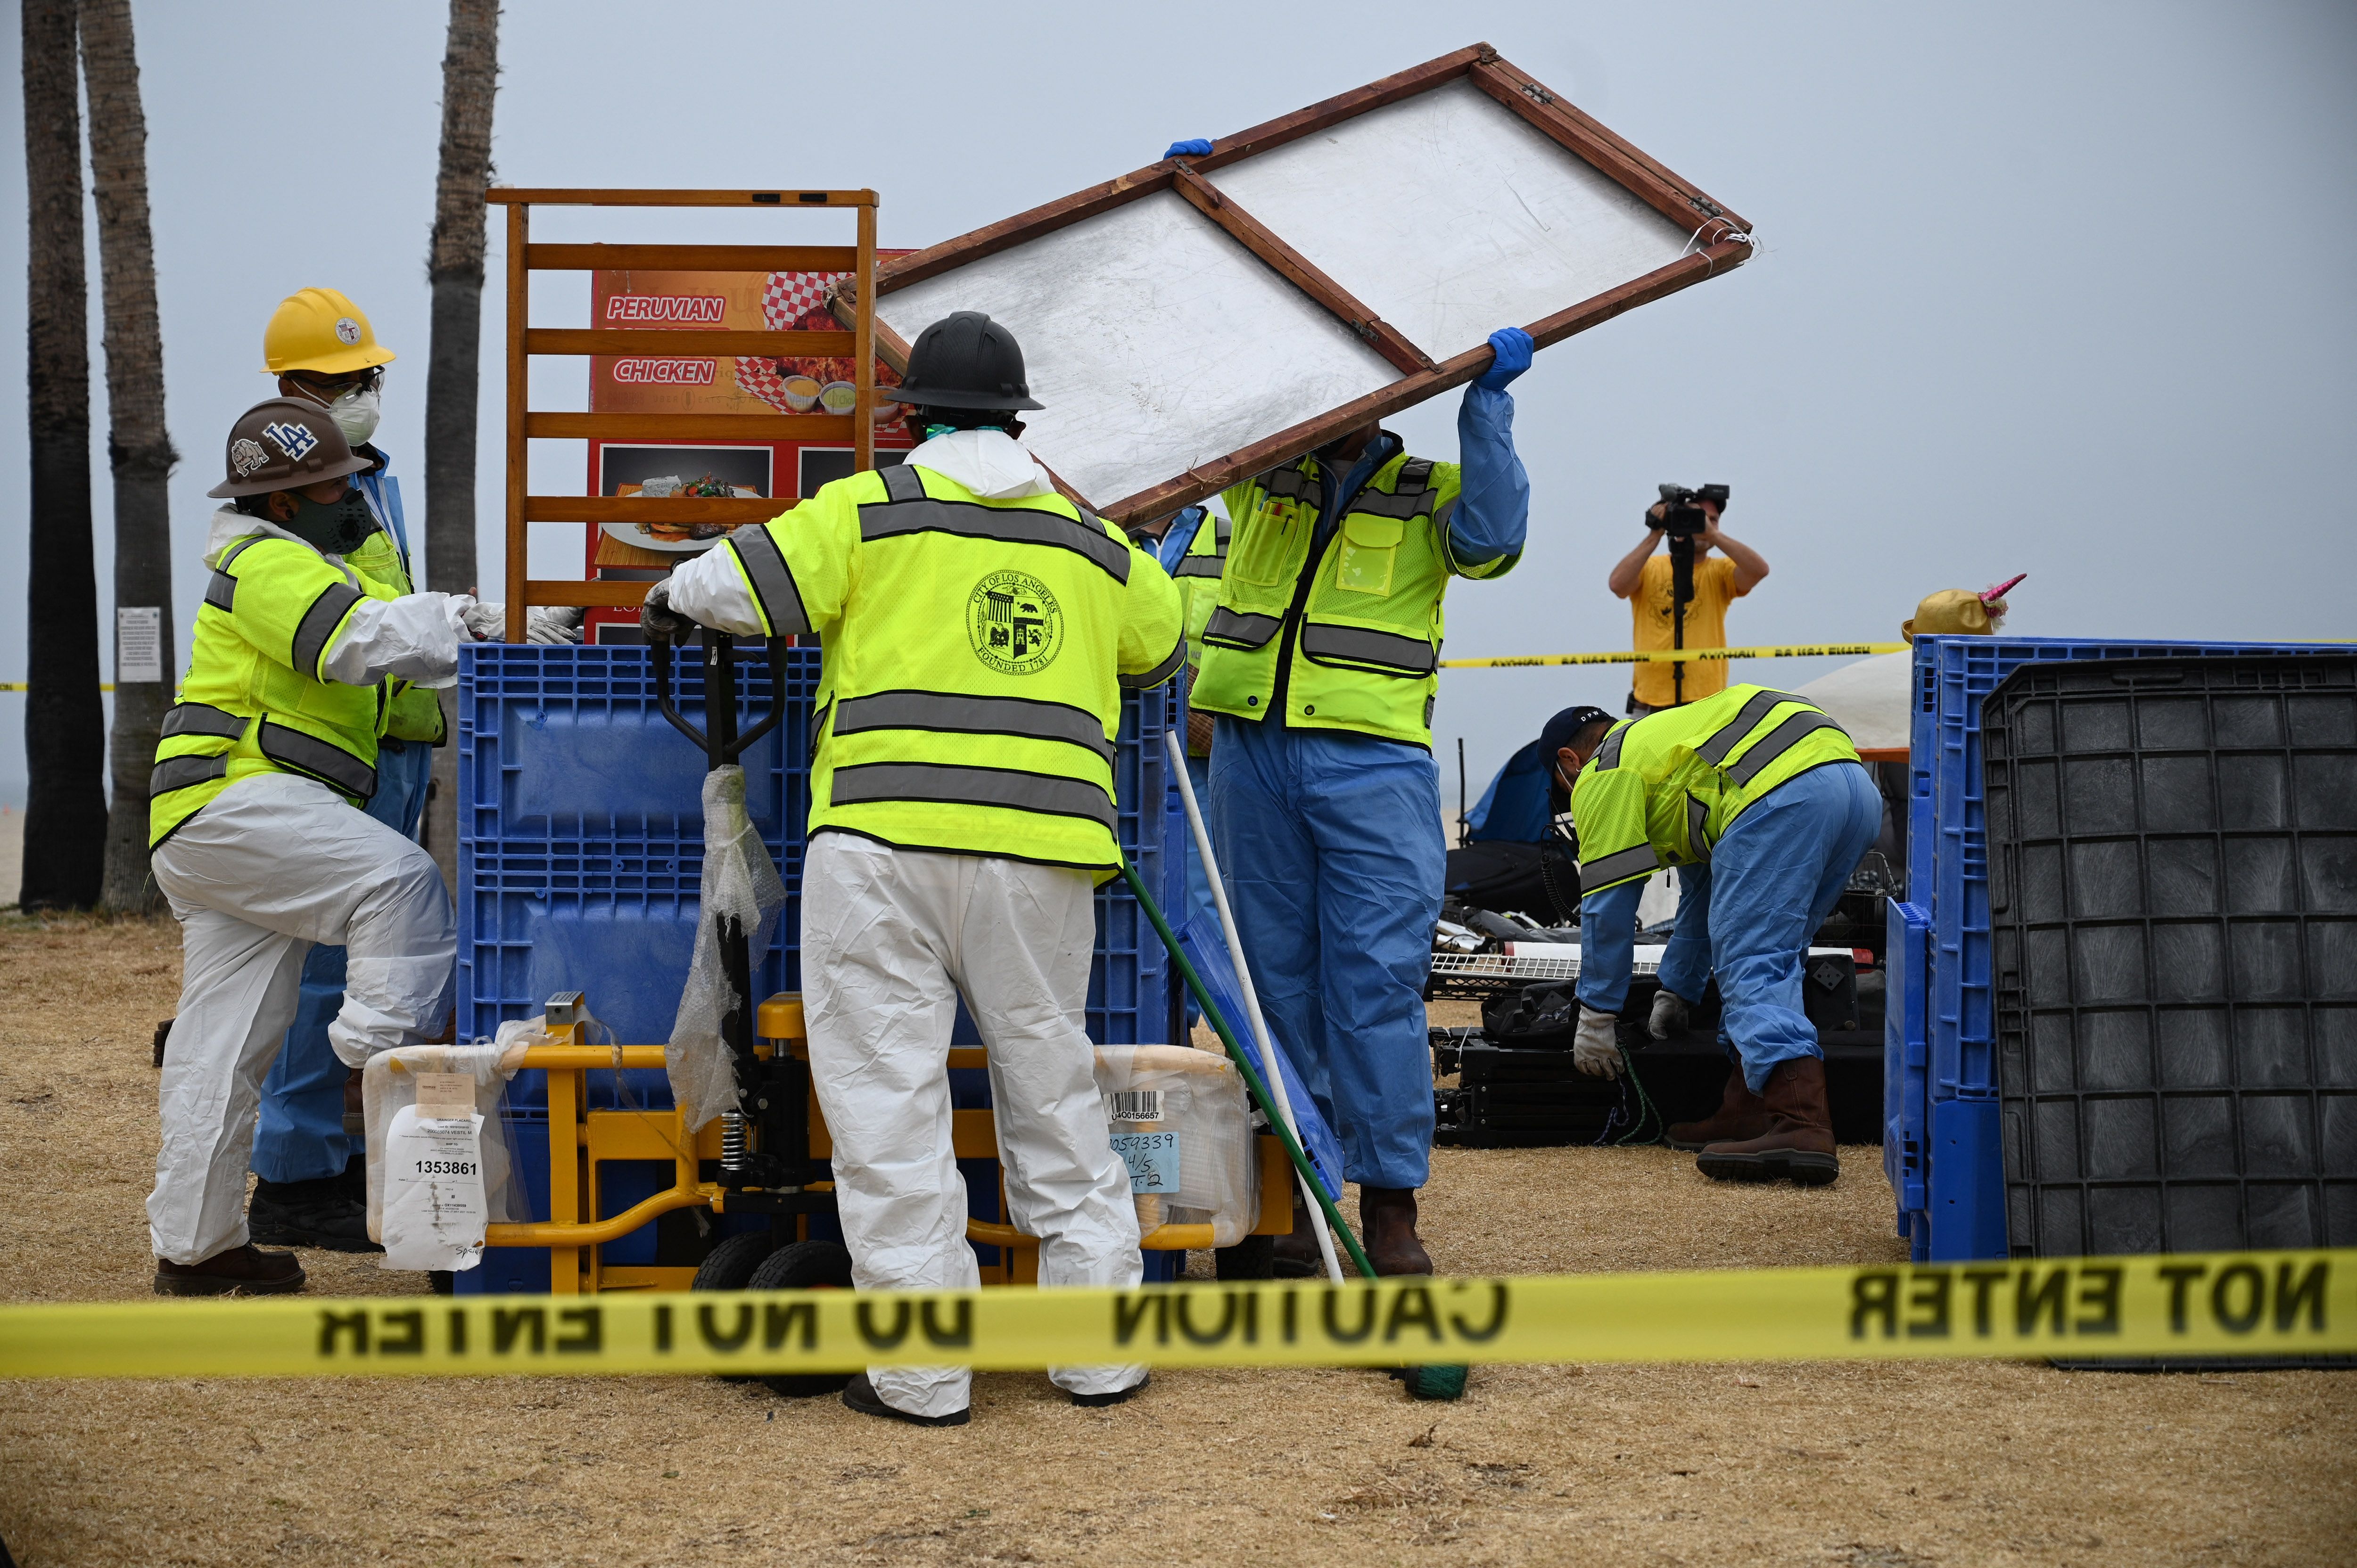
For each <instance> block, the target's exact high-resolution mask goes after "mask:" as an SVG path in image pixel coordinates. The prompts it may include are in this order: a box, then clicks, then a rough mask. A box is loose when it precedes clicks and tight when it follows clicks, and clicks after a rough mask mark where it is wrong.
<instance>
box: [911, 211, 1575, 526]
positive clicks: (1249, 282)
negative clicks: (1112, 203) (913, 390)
mask: <svg viewBox="0 0 2357 1568" xmlns="http://www.w3.org/2000/svg"><path fill="white" fill-rule="evenodd" d="M1563 303H1564V301H1563V300H1561V299H1558V300H1556V301H1555V304H1554V305H1553V306H1550V308H1559V307H1560V306H1561V305H1562V304H1563ZM955 310H980V311H984V312H986V313H988V314H989V315H990V316H991V317H994V318H996V319H997V320H1000V321H1003V322H1005V323H1006V325H1007V326H1009V327H1010V328H1014V331H1015V334H1016V337H1017V338H1018V339H1019V340H1020V341H1021V342H1022V345H1023V353H1024V359H1025V369H1026V370H1027V371H1028V373H1029V376H1030V380H1031V395H1032V396H1033V397H1035V398H1038V399H1039V401H1040V402H1041V403H1046V404H1047V405H1048V406H1047V407H1046V408H1045V409H1044V410H1042V411H1040V412H1039V413H1029V414H1026V415H1025V416H1024V419H1025V422H1026V424H1027V425H1028V430H1027V431H1026V433H1025V435H1024V444H1025V445H1026V446H1029V447H1030V448H1031V449H1032V450H1033V451H1034V452H1037V453H1038V454H1039V456H1040V457H1041V459H1042V460H1044V461H1045V462H1046V463H1048V465H1049V467H1053V468H1054V469H1055V470H1056V472H1057V473H1058V474H1060V475H1061V476H1062V477H1063V478H1064V480H1065V481H1066V482H1067V483H1068V484H1070V485H1071V486H1072V487H1073V488H1074V489H1078V490H1079V491H1080V492H1081V493H1082V495H1084V496H1087V497H1089V498H1090V499H1092V500H1094V501H1096V502H1098V503H1099V504H1100V505H1109V504H1111V503H1112V502H1114V501H1116V500H1118V499H1122V498H1123V497H1125V496H1130V495H1135V494H1136V493H1137V492H1138V491H1141V490H1144V489H1148V488H1150V487H1152V486H1154V485H1156V484H1158V483H1160V482H1162V481H1163V480H1166V479H1168V478H1171V477H1172V476H1174V475H1177V474H1181V473H1184V472H1185V471H1186V470H1187V469H1189V468H1190V467H1195V466H1196V465H1197V464H1200V463H1204V462H1208V461H1211V459H1213V458H1216V457H1221V456H1225V455H1226V454H1228V453H1230V452H1232V451H1234V450H1236V449H1237V448H1239V447H1242V446H1248V445H1250V444H1251V443H1253V442H1254V441H1257V440H1260V439H1261V438H1263V437H1265V436H1267V435H1272V434H1274V433H1275V432H1276V431H1279V430H1283V429H1285V428H1286V427H1287V426H1289V425H1292V424H1298V423H1299V422H1300V421H1302V420H1305V419H1308V418H1310V417H1312V416H1314V415H1316V414H1319V413H1325V412H1326V411H1328V410H1329V409H1333V408H1336V407H1339V406H1340V405H1341V404H1343V403H1349V402H1351V401H1352V400H1354V399H1356V398H1360V397H1363V396H1365V395H1366V394H1367V393H1369V392H1375V391H1378V390H1380V389H1381V388H1383V387H1385V386H1389V385H1390V384H1391V383H1392V382H1394V381H1397V380H1398V379H1399V372H1398V371H1395V370H1394V369H1393V368H1392V366H1391V365H1390V364H1389V363H1388V362H1386V361H1385V360H1383V358H1382V356H1380V355H1378V354H1377V353H1376V352H1375V351H1374V350H1373V349H1370V348H1368V347H1367V346H1366V344H1364V343H1363V342H1361V340H1360V339H1359V338H1357V337H1355V336H1353V335H1352V334H1351V331H1350V330H1349V328H1345V327H1344V326H1342V325H1341V323H1340V322H1339V321H1337V320H1336V319H1335V318H1334V317H1332V316H1330V315H1329V314H1328V313H1327V312H1326V311H1325V310H1323V309H1321V308H1320V307H1319V306H1318V305H1317V304H1316V303H1314V302H1313V301H1312V300H1310V299H1309V297H1308V295H1304V294H1302V293H1301V292H1300V291H1299V290H1298V289H1296V288H1295V287H1294V286H1293V285H1290V284H1288V283H1286V281H1285V280H1284V279H1283V278H1281V277H1279V276H1278V275H1277V274H1275V273H1274V272H1272V271H1271V270H1269V269H1268V268H1267V267H1265V266H1264V265H1263V264H1262V263H1260V262H1259V260H1258V259H1256V258H1255V257H1254V256H1253V255H1252V253H1251V252H1248V251H1246V250H1244V249H1243V247H1242V246H1241V245H1238V244H1237V243H1236V242H1234V241H1233V240H1231V239H1230V238H1229V237H1228V236H1227V235H1226V234H1225V233H1223V232H1222V231H1220V230H1219V229H1218V228H1217V227H1215V226H1214V225H1213V224H1212V223H1211V221H1210V220H1208V219H1206V218H1204V217H1203V216H1202V215H1201V214H1200V213H1199V212H1197V211H1196V210H1195V209H1193V208H1192V207H1189V205H1188V204H1187V203H1186V202H1185V201H1184V200H1182V199H1180V198H1179V197H1178V196H1176V195H1173V194H1172V193H1170V192H1168V191H1161V192H1157V194H1155V195H1152V196H1148V197H1145V198H1143V199H1139V200H1136V201H1132V202H1128V203H1126V204H1125V205H1123V206H1121V207H1117V208H1114V209H1113V210H1111V211H1109V212H1104V213H1100V214H1099V215H1098V216H1096V217H1094V218H1090V219H1085V220H1082V221H1081V222H1078V223H1074V224H1071V225H1070V226H1069V227H1066V228H1062V229H1059V230H1056V231H1053V232H1051V233H1048V234H1043V235H1040V236H1039V237H1038V238H1036V239H1033V240H1030V241H1028V242H1024V243H1022V244H1019V245H1015V246H1012V247H1010V248H1008V249H1006V250H1004V251H1001V252H997V253H996V254H995V255H990V256H985V257H982V258H980V259H978V260H975V261H973V262H969V263H965V264H964V265H963V266H959V267H956V268H953V269H952V270H951V271H949V272H947V273H944V274H941V275H939V276H937V277H932V278H928V279H926V280H924V281H923V282H921V283H915V284H911V285H909V286H908V287H906V288H903V289H899V290H896V291H894V292H892V293H890V294H887V295H883V296H882V298H881V299H880V300H879V301H878V302H877V316H878V317H880V318H881V319H882V320H883V321H884V323H885V324H886V325H887V326H888V327H890V328H892V330H893V331H895V332H897V333H899V335H900V336H901V337H902V338H906V339H908V340H909V341H911V342H913V341H914V340H915V339H916V337H917V334H919V333H920V332H921V331H923V330H924V329H925V328H926V327H927V326H928V325H930V324H931V323H932V322H934V321H937V320H939V319H940V318H941V317H944V316H947V315H949V314H950V313H951V312H952V311H955ZM1486 330H1487V328H1484V331H1486Z"/></svg>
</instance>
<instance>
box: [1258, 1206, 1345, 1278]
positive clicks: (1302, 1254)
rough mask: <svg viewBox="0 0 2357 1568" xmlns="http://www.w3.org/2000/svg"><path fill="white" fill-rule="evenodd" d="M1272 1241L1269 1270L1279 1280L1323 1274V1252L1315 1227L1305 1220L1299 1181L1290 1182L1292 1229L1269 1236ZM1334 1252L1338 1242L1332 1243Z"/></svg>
mask: <svg viewBox="0 0 2357 1568" xmlns="http://www.w3.org/2000/svg"><path fill="white" fill-rule="evenodd" d="M1271 1240H1274V1241H1275V1246H1274V1247H1272V1248H1271V1249H1270V1250H1269V1251H1270V1253H1271V1265H1270V1266H1271V1274H1270V1277H1271V1278H1273V1279H1280V1280H1317V1279H1323V1278H1325V1277H1326V1255H1325V1254H1324V1253H1323V1252H1320V1251H1318V1231H1317V1230H1316V1228H1315V1227H1313V1226H1312V1225H1311V1224H1310V1223H1309V1204H1308V1200H1307V1199H1305V1198H1304V1197H1302V1196H1301V1184H1300V1183H1298V1182H1296V1183H1295V1184H1294V1186H1293V1230H1292V1232H1291V1234H1289V1235H1285V1236H1277V1237H1273V1238H1271ZM1334 1247H1335V1251H1336V1255H1337V1256H1338V1257H1339V1256H1340V1253H1341V1252H1342V1251H1343V1250H1344V1249H1343V1247H1342V1243H1341V1242H1340V1241H1339V1240H1338V1241H1336V1242H1335V1243H1334Z"/></svg>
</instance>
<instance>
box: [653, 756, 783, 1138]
mask: <svg viewBox="0 0 2357 1568" xmlns="http://www.w3.org/2000/svg"><path fill="white" fill-rule="evenodd" d="M701 898H702V905H701V908H702V910H703V918H701V919H700V920H698V921H697V922H696V928H695V957H694V960H693V961H691V962H690V964H689V967H688V972H687V984H686V986H685V987H684V988H683V990H682V991H681V992H680V997H679V1014H678V1016H677V1017H676V1018H674V1019H673V1023H672V1026H671V1039H670V1041H669V1042H668V1043H667V1044H666V1045H665V1046H664V1047H663V1065H664V1067H665V1069H668V1071H669V1072H670V1074H671V1092H672V1098H673V1101H674V1102H675V1103H676V1104H677V1105H678V1106H679V1112H680V1115H681V1116H682V1118H683V1119H684V1123H685V1125H686V1127H687V1130H688V1131H689V1132H691V1133H693V1132H696V1131H698V1130H700V1129H701V1128H702V1127H703V1126H704V1124H705V1122H709V1121H711V1120H712V1119H713V1118H714V1117H715V1116H717V1115H719V1114H720V1113H721V1112H724V1111H734V1110H736V1109H737V1065H736V1063H735V1062H734V1061H733V1060H732V1059H730V1057H729V1054H728V1044H727V1041H726V1039H724V1038H723V1037H722V1036H721V1022H722V1020H723V1019H724V1018H725V1017H726V1015H727V1014H728V1012H729V1010H730V1009H731V1008H732V1007H735V1006H737V1004H738V1003H737V992H736V988H735V987H734V986H733V985H732V984H731V983H730V982H729V978H728V973H727V971H726V967H725V966H724V965H723V964H722V962H721V953H720V931H719V923H720V921H722V920H723V919H733V920H736V921H737V922H738V923H739V924H740V925H742V927H743V928H744V931H745V940H746V944H747V950H748V952H752V953H764V952H767V951H769V950H770V931H771V930H773V929H775V928H776V926H777V923H778V917H779V916H780V914H782V913H783V912H784V911H785V908H786V885H785V883H784V881H783V880H782V879H780V877H779V875H778V865H777V862H775V861H773V860H771V859H770V852H769V849H768V847H767V846H766V845H764V844H763V843H761V835H760V834H759V832H756V831H755V830H754V827H753V819H752V817H751V815H750V814H749V813H748V811H747V810H746V808H745V770H744V769H743V768H739V767H737V766H736V765H735V764H734V763H731V764H729V765H728V766H726V767H724V768H714V769H713V770H712V771H711V772H709V773H707V774H705V776H704V882H703V889H702V893H701Z"/></svg>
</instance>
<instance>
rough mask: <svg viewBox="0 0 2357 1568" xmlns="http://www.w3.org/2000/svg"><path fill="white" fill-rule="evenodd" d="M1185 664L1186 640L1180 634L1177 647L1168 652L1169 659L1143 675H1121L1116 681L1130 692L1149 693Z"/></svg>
mask: <svg viewBox="0 0 2357 1568" xmlns="http://www.w3.org/2000/svg"><path fill="white" fill-rule="evenodd" d="M1186 662H1187V639H1186V637H1185V635H1184V634H1183V633H1182V634H1181V635H1180V637H1179V646H1178V647H1176V648H1174V649H1172V650H1170V657H1169V658H1168V659H1166V660H1163V661H1162V662H1161V663H1159V664H1157V665H1156V666H1155V667H1154V668H1153V669H1151V670H1148V671H1146V673H1145V674H1143V675H1123V676H1120V677H1118V680H1119V682H1120V683H1121V684H1122V685H1124V686H1126V687H1128V688H1130V689H1131V690H1132V691H1151V690H1152V689H1153V688H1155V687H1157V686H1159V685H1160V684H1162V682H1165V681H1168V679H1170V677H1172V676H1173V675H1176V674H1177V673H1179V666H1180V665H1182V664H1184V663H1186Z"/></svg>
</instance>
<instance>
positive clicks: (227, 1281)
mask: <svg viewBox="0 0 2357 1568" xmlns="http://www.w3.org/2000/svg"><path fill="white" fill-rule="evenodd" d="M302 1288H303V1265H302V1264H301V1263H299V1262H296V1260H295V1254H294V1253H292V1252H265V1251H263V1250H262V1249H261V1248H259V1247H257V1246H255V1245H254V1244H253V1242H251V1241H248V1242H247V1243H246V1244H245V1245H244V1246H242V1247H231V1249H230V1250H229V1251H226V1252H215V1253H214V1254H213V1255H212V1256H211V1257H210V1258H207V1259H206V1260H205V1261H204V1262H201V1263H176V1262H172V1261H171V1260H170V1259H168V1258H158V1259H156V1294H157V1295H287V1294H292V1293H293V1292H296V1291H298V1290H301V1289H302Z"/></svg>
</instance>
